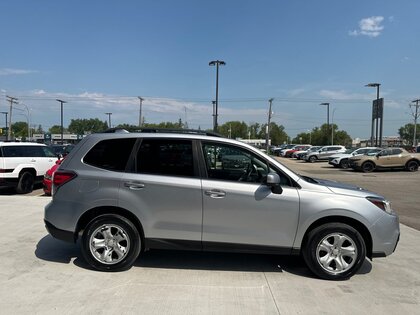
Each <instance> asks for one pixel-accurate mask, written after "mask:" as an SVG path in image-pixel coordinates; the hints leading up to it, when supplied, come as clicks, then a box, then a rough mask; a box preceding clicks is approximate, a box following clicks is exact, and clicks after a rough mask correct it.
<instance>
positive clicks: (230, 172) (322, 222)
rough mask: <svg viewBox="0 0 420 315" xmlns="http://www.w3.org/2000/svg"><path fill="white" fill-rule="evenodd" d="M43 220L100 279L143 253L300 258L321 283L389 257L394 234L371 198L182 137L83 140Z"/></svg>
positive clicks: (203, 138) (257, 155)
mask: <svg viewBox="0 0 420 315" xmlns="http://www.w3.org/2000/svg"><path fill="white" fill-rule="evenodd" d="M186 132H189V134H187V133H186ZM224 163H227V164H228V165H227V166H228V167H225V165H224ZM44 221H45V224H46V228H47V230H48V231H49V233H50V234H51V235H52V236H53V237H55V238H58V239H62V240H66V241H70V242H76V240H77V239H78V238H79V237H80V238H81V242H80V244H81V248H82V254H83V257H84V258H85V260H86V261H87V262H88V263H89V264H90V265H91V266H92V267H93V268H96V269H98V270H102V271H114V270H124V269H128V268H130V267H131V265H132V264H133V263H134V261H135V260H136V259H137V258H138V256H139V254H140V253H141V252H143V251H146V250H149V249H156V248H157V249H186V250H203V251H228V252H247V253H250V252H253V253H270V254H287V255H290V254H295V255H300V254H302V256H303V258H304V260H305V262H306V264H307V266H308V267H309V268H310V270H312V272H314V274H316V275H317V276H319V277H321V278H324V279H331V280H339V279H346V278H349V277H351V276H352V275H353V274H354V273H356V272H357V271H358V270H359V268H360V267H361V266H362V264H363V262H364V260H365V257H369V258H370V259H372V258H374V257H384V256H387V255H390V254H392V253H393V251H394V250H395V247H396V246H397V243H398V239H399V234H400V232H399V223H398V222H399V221H398V216H397V215H396V213H395V212H394V211H393V210H392V208H391V205H390V203H389V202H388V201H387V200H386V199H385V198H384V197H382V196H380V195H378V194H376V193H373V192H370V191H367V190H364V189H361V188H358V187H354V186H350V185H346V184H341V183H338V182H334V181H328V180H320V179H314V178H310V177H306V176H299V175H298V174H296V173H294V172H293V171H291V170H290V169H288V168H287V167H285V166H283V165H282V164H281V163H279V162H278V161H277V160H276V159H274V158H272V157H270V156H268V155H266V154H264V153H262V152H261V151H259V150H258V149H256V148H253V147H251V146H249V145H247V144H244V143H241V142H239V141H235V140H232V139H226V138H222V137H215V136H211V135H209V134H206V133H204V132H202V131H195V132H192V131H187V130H184V131H179V133H160V132H156V133H150V132H148V133H102V134H92V135H89V136H87V137H86V138H84V139H83V140H82V141H81V142H80V144H79V145H78V149H77V150H73V151H72V152H70V154H69V155H68V156H67V157H66V158H65V159H64V160H63V161H62V163H61V166H60V168H59V169H58V170H57V171H56V172H55V174H54V177H53V197H52V201H51V202H50V203H49V204H48V205H47V206H46V207H45V212H44Z"/></svg>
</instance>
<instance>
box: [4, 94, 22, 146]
mask: <svg viewBox="0 0 420 315" xmlns="http://www.w3.org/2000/svg"><path fill="white" fill-rule="evenodd" d="M6 98H7V100H8V101H9V102H10V108H9V129H7V140H11V139H12V110H13V104H18V103H19V102H18V101H17V100H18V99H17V98H16V97H12V96H8V95H6Z"/></svg>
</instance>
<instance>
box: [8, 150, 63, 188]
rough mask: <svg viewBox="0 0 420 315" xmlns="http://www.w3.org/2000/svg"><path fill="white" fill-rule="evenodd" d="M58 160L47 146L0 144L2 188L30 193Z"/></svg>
mask: <svg viewBox="0 0 420 315" xmlns="http://www.w3.org/2000/svg"><path fill="white" fill-rule="evenodd" d="M56 160H57V157H56V155H55V154H54V153H53V152H52V151H51V149H50V148H48V147H47V146H46V145H45V144H40V143H29V142H0V187H4V186H9V187H15V188H16V192H17V193H19V194H27V193H30V192H31V191H32V190H33V187H34V184H35V183H37V182H41V181H42V178H43V176H44V174H45V172H46V171H47V170H48V169H49V168H51V166H53V165H54V163H55V161H56Z"/></svg>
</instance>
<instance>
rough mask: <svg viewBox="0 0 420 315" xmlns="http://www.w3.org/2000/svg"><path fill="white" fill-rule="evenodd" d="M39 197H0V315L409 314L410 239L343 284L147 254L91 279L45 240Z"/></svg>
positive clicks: (216, 257)
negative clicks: (128, 265) (125, 266)
mask: <svg viewBox="0 0 420 315" xmlns="http://www.w3.org/2000/svg"><path fill="white" fill-rule="evenodd" d="M49 200H50V198H49V197H41V196H0V217H1V220H0V227H1V231H2V233H1V234H0V243H1V244H2V245H3V246H2V248H3V253H2V255H1V260H0V266H1V268H0V297H1V299H0V313H1V314H28V313H31V314H93V313H95V314H334V315H336V314H356V313H357V314H395V313H401V314H419V312H420V311H419V310H420V251H419V241H420V232H419V231H417V230H414V229H412V228H409V227H407V226H405V225H402V226H401V232H402V234H401V241H400V244H399V246H398V247H397V250H396V252H395V253H394V254H393V255H391V256H389V257H387V258H380V259H375V260H374V261H373V262H372V263H371V262H370V261H368V260H366V261H365V263H364V265H363V267H362V269H361V270H360V272H359V273H358V274H356V275H355V276H354V277H352V278H351V279H350V280H347V281H341V282H332V281H325V280H319V279H316V278H313V276H312V275H311V273H310V272H309V271H308V269H307V268H306V266H305V265H304V263H303V262H302V261H301V260H300V259H299V258H297V257H295V258H291V257H279V256H266V255H245V254H219V253H197V252H174V251H150V252H147V253H145V254H144V255H143V256H141V257H140V259H138V261H137V262H136V264H135V266H134V267H133V268H131V269H130V270H128V271H126V272H117V273H103V272H98V271H93V270H91V269H90V268H89V267H88V266H87V265H86V264H85V262H84V261H83V258H82V257H81V253H80V249H79V245H78V244H75V245H73V244H68V243H65V242H61V241H58V240H55V239H53V238H52V237H50V236H49V235H48V234H47V232H46V230H45V228H44V225H43V222H42V219H43V207H44V205H45V204H46V203H47V202H48V201H49Z"/></svg>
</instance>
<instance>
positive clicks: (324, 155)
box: [305, 145, 346, 163]
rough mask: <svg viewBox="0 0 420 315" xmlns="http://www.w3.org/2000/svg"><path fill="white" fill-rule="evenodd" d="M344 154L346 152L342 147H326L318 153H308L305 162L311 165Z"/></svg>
mask: <svg viewBox="0 0 420 315" xmlns="http://www.w3.org/2000/svg"><path fill="white" fill-rule="evenodd" d="M344 152H346V148H345V147H344V146H342V145H326V146H324V147H322V148H321V149H319V150H318V151H314V152H310V153H308V154H307V155H306V157H305V161H306V162H311V163H313V162H316V161H322V160H324V161H327V160H328V158H329V157H330V156H332V155H335V154H339V153H344Z"/></svg>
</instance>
